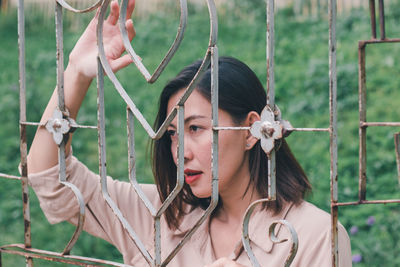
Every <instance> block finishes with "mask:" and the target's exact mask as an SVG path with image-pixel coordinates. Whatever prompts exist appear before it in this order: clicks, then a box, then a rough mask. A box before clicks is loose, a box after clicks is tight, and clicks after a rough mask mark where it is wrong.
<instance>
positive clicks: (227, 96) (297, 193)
mask: <svg viewBox="0 0 400 267" xmlns="http://www.w3.org/2000/svg"><path fill="white" fill-rule="evenodd" d="M201 62H202V61H200V60H199V61H196V62H194V63H193V64H191V65H189V66H187V67H185V68H184V69H183V70H182V71H181V72H180V73H179V74H178V75H177V76H176V77H175V78H174V79H172V80H171V81H169V82H168V84H167V85H166V86H165V87H164V89H163V91H162V93H161V96H160V102H159V110H158V114H157V118H156V121H155V125H154V126H155V128H156V129H158V128H159V127H160V126H161V124H162V123H163V122H164V120H165V118H166V116H167V106H168V101H169V99H170V97H171V96H172V95H174V94H175V93H176V92H177V91H179V90H181V89H182V88H186V87H187V86H188V85H189V83H190V81H191V80H192V79H193V77H194V76H195V74H196V72H197V71H198V69H199V67H200V65H201ZM218 70H219V77H218V84H219V95H218V98H219V108H220V109H222V110H224V111H226V112H228V113H229V114H230V115H231V116H232V118H233V120H234V122H236V123H238V124H239V123H240V122H242V121H243V120H244V119H245V118H246V117H247V114H248V113H249V112H251V111H256V112H257V113H259V114H261V111H262V110H263V108H264V107H265V105H266V93H265V90H264V88H263V86H262V84H261V82H260V81H259V79H258V78H257V76H256V75H255V73H254V72H253V71H252V70H251V69H250V68H249V67H248V66H247V65H246V64H244V63H243V62H241V61H239V60H237V59H235V58H231V57H220V58H219V69H218ZM210 74H211V70H210V67H209V68H208V70H207V71H206V73H205V74H204V76H203V77H202V78H201V80H200V81H199V82H198V84H197V87H196V89H195V90H197V91H198V92H199V93H201V94H202V95H203V96H204V97H206V98H207V99H209V100H210V99H211V75H210ZM280 142H281V144H280V148H279V150H278V151H277V152H276V191H277V194H276V195H277V197H276V201H273V202H268V203H267V204H266V205H265V206H264V207H265V208H266V209H268V210H271V211H273V213H274V214H277V213H279V212H280V211H282V208H283V206H284V203H285V202H290V203H295V204H298V203H300V202H301V201H302V199H303V198H304V196H305V194H306V193H307V192H309V191H311V185H310V183H309V181H308V179H307V176H306V175H305V173H304V171H303V169H302V168H301V166H300V164H299V163H298V162H297V160H296V159H295V157H294V156H293V154H292V152H291V151H290V149H289V146H288V145H287V143H286V141H285V140H284V139H282V140H280ZM152 159H153V162H152V165H153V173H154V177H155V182H156V184H157V189H158V192H159V193H160V197H161V201H164V200H165V199H166V198H167V196H168V195H169V194H170V193H171V191H172V190H173V189H174V187H175V185H176V170H177V169H176V165H175V163H174V161H173V158H172V154H171V140H170V138H169V136H168V134H164V136H163V137H162V138H161V139H159V140H156V141H154V142H153V144H152ZM249 161H250V164H249V166H250V170H249V171H250V177H251V178H250V179H251V180H250V182H251V183H254V185H255V188H256V190H257V191H258V193H259V194H260V195H261V196H262V197H267V196H268V158H267V155H266V154H265V153H264V151H263V150H262V148H261V145H260V142H257V143H256V145H255V146H254V147H253V148H252V149H251V150H250V155H249ZM209 202H210V199H209V198H205V199H201V198H197V197H196V196H195V195H193V193H192V191H191V190H190V187H189V186H188V185H187V184H185V185H184V187H183V190H182V191H181V193H180V194H179V195H178V196H177V197H176V199H175V200H174V201H173V202H172V204H171V205H170V206H169V207H168V209H167V210H166V212H165V216H166V220H167V223H168V226H169V227H170V228H171V229H176V228H178V226H179V222H180V220H181V218H182V217H183V216H184V215H185V210H186V209H185V204H189V205H191V207H192V209H194V208H196V207H201V208H203V209H205V208H207V207H208V205H209ZM221 205H222V203H221V201H220V203H219V204H218V206H217V207H216V210H218V209H219V208H220V207H221ZM215 212H216V211H214V213H215Z"/></svg>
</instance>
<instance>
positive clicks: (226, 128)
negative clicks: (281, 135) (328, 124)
mask: <svg viewBox="0 0 400 267" xmlns="http://www.w3.org/2000/svg"><path fill="white" fill-rule="evenodd" d="M250 128H251V127H214V128H213V129H214V130H218V131H223V130H232V131H235V130H236V131H248V130H250ZM286 130H287V131H289V132H329V131H330V130H329V128H287V129H286Z"/></svg>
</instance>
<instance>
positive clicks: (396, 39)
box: [358, 38, 400, 45]
mask: <svg viewBox="0 0 400 267" xmlns="http://www.w3.org/2000/svg"><path fill="white" fill-rule="evenodd" d="M358 43H359V45H367V44H385V43H400V38H391V39H385V40H378V39H374V40H364V41H359V42H358Z"/></svg>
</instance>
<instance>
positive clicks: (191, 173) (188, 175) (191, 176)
mask: <svg viewBox="0 0 400 267" xmlns="http://www.w3.org/2000/svg"><path fill="white" fill-rule="evenodd" d="M201 174H202V172H201V171H196V170H191V169H185V181H186V183H187V184H189V185H190V184H191V183H193V182H194V181H196V180H197V179H199V178H200V176H201Z"/></svg>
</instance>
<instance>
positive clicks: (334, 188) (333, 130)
mask: <svg viewBox="0 0 400 267" xmlns="http://www.w3.org/2000/svg"><path fill="white" fill-rule="evenodd" d="M336 12H337V11H336V0H329V114H330V115H329V129H330V132H329V136H330V138H329V140H330V141H329V148H330V149H329V150H330V158H331V164H330V180H331V233H332V234H331V238H332V243H331V244H332V247H331V253H332V255H331V256H332V266H333V267H336V266H339V248H338V242H339V241H338V207H337V206H335V205H334V204H335V203H337V202H338V173H337V167H338V166H337V158H338V155H337V150H338V147H337V76H336Z"/></svg>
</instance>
